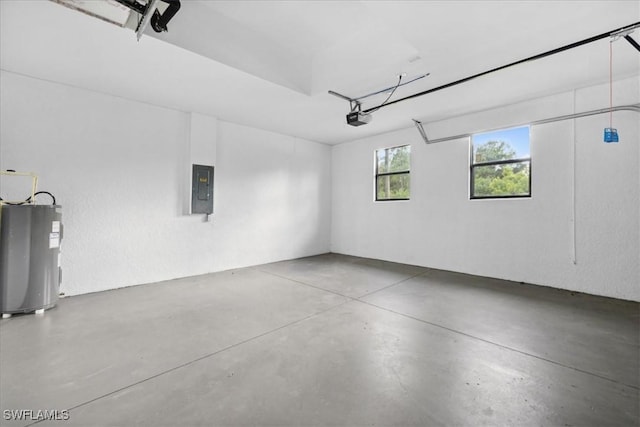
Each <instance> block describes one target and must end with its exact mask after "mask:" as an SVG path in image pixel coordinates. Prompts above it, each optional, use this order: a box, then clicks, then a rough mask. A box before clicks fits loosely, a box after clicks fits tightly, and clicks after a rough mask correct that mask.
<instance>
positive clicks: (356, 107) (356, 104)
mask: <svg viewBox="0 0 640 427" xmlns="http://www.w3.org/2000/svg"><path fill="white" fill-rule="evenodd" d="M430 74H431V73H425V74H421V75H419V76H417V77H414V78H412V79H411V80H407V81H406V82H403V83H398V84H397V85H395V86H391V87H387V88H384V89H380V90H377V91H375V92H371V93H368V94H366V95H362V96H359V97H357V98H349V97H348V96H346V95H342V94H341V93H338V92H335V91H333V90H330V91H329V94H330V95H334V96H337V97H338V98H342V99H344V100H346V101H349V106H350V107H351V112H352V113H353V112H355V111H362V102H360V101H361V100H363V99H365V98H369V97H371V96H374V95H380V94H381V93H385V92H389V91H392V90H395V89H397V88H399V87H400V86H405V85H408V84H409V83H413V82H415V81H416V80H420V79H423V78H425V77H427V76H429V75H430ZM404 76H405V74H402V75H401V76H398V77H400V78H402V77H404Z"/></svg>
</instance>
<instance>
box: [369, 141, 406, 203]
mask: <svg viewBox="0 0 640 427" xmlns="http://www.w3.org/2000/svg"><path fill="white" fill-rule="evenodd" d="M403 147H409V168H408V169H407V170H403V171H394V172H382V173H380V172H379V170H378V152H379V151H382V150H385V151H386V150H392V149H394V148H403ZM373 157H374V169H375V173H374V177H373V196H374V201H375V202H397V201H408V200H411V144H403V145H394V146H392V147H382V148H376V149H375V150H374V151H373ZM394 175H407V176H408V177H409V197H406V198H405V197H403V198H396V199H379V198H378V178H380V177H385V176H394Z"/></svg>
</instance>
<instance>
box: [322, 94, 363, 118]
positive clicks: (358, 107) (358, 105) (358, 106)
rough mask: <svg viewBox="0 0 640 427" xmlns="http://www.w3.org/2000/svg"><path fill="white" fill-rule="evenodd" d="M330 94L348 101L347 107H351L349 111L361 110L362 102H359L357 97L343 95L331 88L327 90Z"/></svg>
mask: <svg viewBox="0 0 640 427" xmlns="http://www.w3.org/2000/svg"><path fill="white" fill-rule="evenodd" d="M329 94H330V95H333V96H337V97H338V98H342V99H344V100H345V101H349V108H350V109H351V112H352V113H353V112H354V111H361V110H362V104H361V103H360V101H358V99H357V98H355V99H354V98H349V97H348V96H346V95H343V94H341V93H338V92H334V91H332V90H330V91H329Z"/></svg>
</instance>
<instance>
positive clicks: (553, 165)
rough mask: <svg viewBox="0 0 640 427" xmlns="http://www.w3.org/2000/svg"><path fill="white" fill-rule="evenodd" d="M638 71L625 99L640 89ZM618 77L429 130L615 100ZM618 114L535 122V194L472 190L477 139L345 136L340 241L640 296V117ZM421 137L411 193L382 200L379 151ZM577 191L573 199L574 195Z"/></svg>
mask: <svg viewBox="0 0 640 427" xmlns="http://www.w3.org/2000/svg"><path fill="white" fill-rule="evenodd" d="M639 87H640V85H639V79H638V78H637V77H635V78H631V79H625V80H622V81H618V82H616V83H615V85H614V100H615V101H614V102H615V104H624V103H637V102H639V101H640V90H639ZM608 100H609V97H608V85H602V86H597V87H592V88H585V89H581V90H578V91H576V92H575V93H574V92H570V93H565V94H559V95H554V96H549V97H544V98H540V99H536V100H532V101H529V102H524V103H521V104H518V105H511V106H507V107H503V108H500V109H496V110H490V111H485V112H482V113H477V114H474V115H469V116H464V117H458V118H454V119H450V120H446V121H442V122H439V123H431V124H428V125H427V126H426V129H427V133H428V134H429V136H430V137H431V138H438V137H443V136H449V135H458V134H462V133H467V132H474V131H479V130H485V129H491V128H496V127H501V126H505V127H509V126H512V125H514V124H519V123H525V122H527V121H533V120H536V119H542V118H546V117H551V116H555V115H562V114H569V113H572V112H573V111H576V112H577V111H585V110H589V109H598V108H603V107H605V106H607V105H608ZM607 126H608V115H599V116H593V117H589V118H582V119H578V120H575V121H564V122H557V123H552V124H546V125H539V126H534V127H532V128H531V144H532V145H531V150H532V153H531V155H532V194H533V196H532V197H531V198H530V199H506V200H469V196H468V194H469V193H468V192H469V189H468V187H469V183H468V180H469V172H468V171H469V143H468V140H467V139H461V140H456V141H449V142H443V143H439V144H433V145H425V144H424V143H423V142H422V140H421V138H420V136H419V134H418V132H417V130H416V129H415V128H411V129H406V130H403V131H398V132H393V133H389V134H386V135H380V136H377V137H374V138H367V139H363V140H358V141H354V142H351V143H348V144H342V145H339V146H335V147H334V148H333V152H332V167H333V186H332V188H333V191H332V197H333V203H332V205H333V216H332V245H331V248H332V251H334V252H339V253H345V254H350V255H358V256H365V257H373V258H380V259H385V260H391V261H398V262H404V263H410V264H417V265H422V266H427V267H433V268H439V269H446V270H453V271H460V272H465V273H471V274H478V275H483V276H489V277H497V278H503V279H508V280H513V281H517V282H528V283H535V284H540V285H546V286H552V287H558V288H564V289H571V290H577V291H582V292H587V293H592V294H597V295H606V296H612V297H617V298H624V299H631V300H640V267H639V265H640V226H639V218H640V210H639V206H640V202H639V197H640V188H639V186H640V172H639V170H640V168H639V157H640V149H639V147H640V137H639V135H640V129H639V128H640V119H639V117H638V114H637V113H631V112H620V113H616V114H615V115H614V126H615V127H617V128H618V131H619V133H620V135H621V142H620V143H619V144H614V145H611V144H604V143H603V128H605V127H607ZM401 144H411V149H412V157H411V161H412V164H411V200H410V201H407V202H382V203H380V202H379V203H376V202H374V201H373V199H374V194H373V174H374V169H373V164H374V162H373V155H374V154H373V153H374V150H375V149H377V148H382V147H390V146H395V145H401ZM574 200H575V202H574Z"/></svg>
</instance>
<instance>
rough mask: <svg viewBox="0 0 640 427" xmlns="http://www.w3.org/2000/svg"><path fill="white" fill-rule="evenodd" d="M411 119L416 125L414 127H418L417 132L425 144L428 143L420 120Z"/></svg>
mask: <svg viewBox="0 0 640 427" xmlns="http://www.w3.org/2000/svg"><path fill="white" fill-rule="evenodd" d="M411 120H413V124H414V125H416V128H417V129H418V132H420V136H421V137H422V139H424V142H425V144H430V142H429V138H428V137H427V132H426V131H425V130H424V126H422V122H421V121H420V120H416V119H411Z"/></svg>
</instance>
